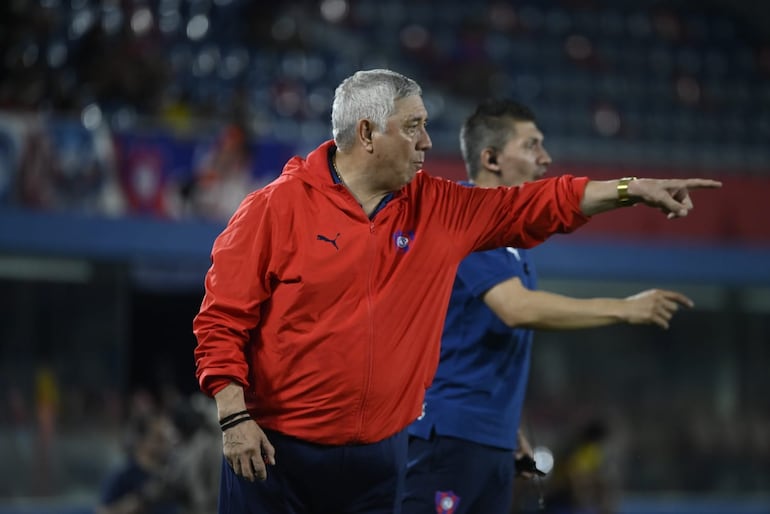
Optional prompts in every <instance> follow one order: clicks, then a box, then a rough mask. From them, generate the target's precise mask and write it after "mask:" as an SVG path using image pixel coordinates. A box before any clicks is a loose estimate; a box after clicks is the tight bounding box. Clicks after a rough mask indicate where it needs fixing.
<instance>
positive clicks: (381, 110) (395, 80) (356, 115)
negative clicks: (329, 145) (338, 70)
mask: <svg viewBox="0 0 770 514" xmlns="http://www.w3.org/2000/svg"><path fill="white" fill-rule="evenodd" d="M421 94H422V89H421V88H420V86H419V84H417V82H415V81H414V80H412V79H410V78H408V77H405V76H404V75H401V74H400V73H396V72H395V71H390V70H368V71H358V72H356V73H354V74H353V75H351V76H350V77H348V78H346V79H345V80H343V81H342V83H341V84H340V85H339V86H337V90H336V91H335V92H334V103H333V104H332V134H333V136H334V142H335V143H336V144H337V147H338V148H340V149H341V150H347V149H349V148H351V147H352V146H353V142H354V141H355V130H356V124H357V123H358V121H359V120H362V119H368V120H370V121H371V122H372V123H373V124H374V128H375V129H378V130H383V129H384V128H385V124H386V123H387V120H388V117H389V116H390V115H391V114H393V112H394V111H395V102H396V100H400V99H402V98H406V97H407V96H414V95H421Z"/></svg>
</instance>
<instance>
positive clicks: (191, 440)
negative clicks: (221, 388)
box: [170, 393, 222, 514]
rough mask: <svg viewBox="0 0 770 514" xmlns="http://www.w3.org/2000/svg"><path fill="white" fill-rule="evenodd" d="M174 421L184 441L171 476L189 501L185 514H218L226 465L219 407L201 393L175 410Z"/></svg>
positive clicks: (178, 448) (180, 442)
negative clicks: (223, 458)
mask: <svg viewBox="0 0 770 514" xmlns="http://www.w3.org/2000/svg"><path fill="white" fill-rule="evenodd" d="M173 420H174V424H175V425H176V428H177V430H178V431H179V434H180V441H179V445H178V447H177V449H176V451H175V458H174V460H173V464H172V467H171V468H172V469H171V473H170V475H171V480H172V481H173V482H174V483H175V484H176V485H177V487H178V489H179V490H180V492H181V494H182V496H183V497H184V499H185V513H186V514H211V513H213V512H216V511H217V502H218V499H219V475H220V468H221V466H222V432H220V430H219V423H218V420H217V411H216V404H215V403H214V401H213V400H212V399H211V398H209V397H207V396H204V395H203V394H201V393H197V394H194V395H193V396H191V397H190V398H189V399H185V400H183V401H181V402H180V403H179V404H178V405H177V406H176V407H175V408H174V410H173Z"/></svg>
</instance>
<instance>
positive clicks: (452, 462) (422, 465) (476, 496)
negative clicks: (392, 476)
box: [402, 435, 515, 514]
mask: <svg viewBox="0 0 770 514" xmlns="http://www.w3.org/2000/svg"><path fill="white" fill-rule="evenodd" d="M514 473H515V467H514V458H513V452H512V451H511V450H505V449H501V448H493V447H491V446H485V445H481V444H476V443H472V442H469V441H464V440H462V439H456V438H453V437H442V436H437V435H433V436H432V437H431V439H428V440H426V439H422V438H419V437H410V438H409V461H408V466H407V474H406V488H405V493H404V503H403V504H402V512H403V514H434V513H438V514H507V513H508V512H510V509H511V502H512V501H513V479H514Z"/></svg>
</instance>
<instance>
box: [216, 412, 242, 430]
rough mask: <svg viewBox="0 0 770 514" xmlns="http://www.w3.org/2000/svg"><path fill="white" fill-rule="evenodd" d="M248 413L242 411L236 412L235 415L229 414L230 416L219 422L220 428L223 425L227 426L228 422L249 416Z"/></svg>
mask: <svg viewBox="0 0 770 514" xmlns="http://www.w3.org/2000/svg"><path fill="white" fill-rule="evenodd" d="M248 413H249V411H247V410H242V411H241V412H236V413H234V414H229V415H227V416H225V417H224V418H222V419H220V420H219V426H220V427H221V426H222V425H224V424H226V423H227V422H228V421H232V420H234V419H235V418H237V417H238V416H243V415H244V414H248Z"/></svg>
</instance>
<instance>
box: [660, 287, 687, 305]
mask: <svg viewBox="0 0 770 514" xmlns="http://www.w3.org/2000/svg"><path fill="white" fill-rule="evenodd" d="M663 293H664V295H665V296H666V298H668V299H669V300H673V301H675V302H677V303H679V304H682V305H686V306H687V307H692V306H693V305H695V302H693V301H692V300H691V299H690V298H688V297H687V296H685V295H683V294H682V293H678V292H676V291H664V292H663Z"/></svg>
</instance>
